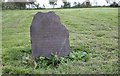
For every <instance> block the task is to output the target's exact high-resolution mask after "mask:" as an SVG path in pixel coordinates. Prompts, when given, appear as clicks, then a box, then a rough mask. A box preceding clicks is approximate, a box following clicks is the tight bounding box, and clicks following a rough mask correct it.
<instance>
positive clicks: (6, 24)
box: [0, 8, 118, 74]
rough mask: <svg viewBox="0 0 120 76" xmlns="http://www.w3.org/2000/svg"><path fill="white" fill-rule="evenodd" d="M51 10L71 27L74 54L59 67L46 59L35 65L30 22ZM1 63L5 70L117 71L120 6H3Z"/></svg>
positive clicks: (5, 71)
mask: <svg viewBox="0 0 120 76" xmlns="http://www.w3.org/2000/svg"><path fill="white" fill-rule="evenodd" d="M48 11H54V12H55V13H56V14H57V15H59V17H60V19H61V22H62V24H64V25H65V27H66V28H67V29H68V30H69V34H70V39H69V40H70V48H71V51H72V57H70V58H64V59H63V60H64V61H63V62H62V63H60V64H59V66H58V67H57V68H56V67H51V66H45V64H46V61H45V60H44V61H43V62H42V63H40V62H39V61H38V63H37V64H38V67H37V68H34V66H33V63H32V59H31V51H32V50H31V42H30V26H31V22H32V19H33V16H34V15H35V14H36V13H37V12H48ZM83 55H84V57H83ZM0 56H1V53H0ZM1 66H3V67H2V73H4V74H5V73H7V74H115V73H118V9H117V8H78V9H46V10H3V11H2V65H1Z"/></svg>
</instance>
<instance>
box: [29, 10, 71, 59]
mask: <svg viewBox="0 0 120 76" xmlns="http://www.w3.org/2000/svg"><path fill="white" fill-rule="evenodd" d="M30 36H31V45H32V57H33V58H36V57H39V56H44V57H49V56H50V55H51V54H57V55H58V56H67V55H69V53H70V45H69V32H68V30H67V29H66V28H65V26H64V25H62V24H61V22H60V18H59V16H57V15H56V14H55V13H54V12H48V13H41V12H38V13H37V14H36V15H35V16H34V18H33V21H32V25H31V27H30Z"/></svg>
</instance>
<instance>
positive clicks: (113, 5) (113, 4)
mask: <svg viewBox="0 0 120 76" xmlns="http://www.w3.org/2000/svg"><path fill="white" fill-rule="evenodd" d="M110 7H118V4H117V3H116V2H113V3H112V4H110Z"/></svg>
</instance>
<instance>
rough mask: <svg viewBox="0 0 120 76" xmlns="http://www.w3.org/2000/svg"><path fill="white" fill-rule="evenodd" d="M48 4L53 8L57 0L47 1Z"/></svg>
mask: <svg viewBox="0 0 120 76" xmlns="http://www.w3.org/2000/svg"><path fill="white" fill-rule="evenodd" d="M49 4H50V5H52V6H53V8H54V7H55V5H57V0H49Z"/></svg>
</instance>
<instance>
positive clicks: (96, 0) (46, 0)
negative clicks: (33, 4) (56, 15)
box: [37, 0, 120, 8]
mask: <svg viewBox="0 0 120 76" xmlns="http://www.w3.org/2000/svg"><path fill="white" fill-rule="evenodd" d="M67 1H68V2H70V3H71V6H73V4H74V2H80V3H81V4H82V3H83V2H84V1H85V0H67ZM112 1H116V2H119V1H120V0H111V2H112ZM37 2H38V3H40V6H41V7H42V6H43V4H44V5H45V7H46V8H50V7H52V6H51V5H49V0H37ZM90 2H91V4H92V5H93V6H94V5H96V3H97V5H100V6H103V5H108V4H107V2H106V1H105V0H90ZM61 5H63V3H62V0H58V1H57V6H56V7H61Z"/></svg>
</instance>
